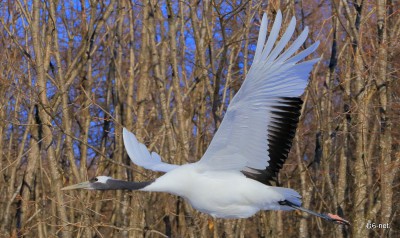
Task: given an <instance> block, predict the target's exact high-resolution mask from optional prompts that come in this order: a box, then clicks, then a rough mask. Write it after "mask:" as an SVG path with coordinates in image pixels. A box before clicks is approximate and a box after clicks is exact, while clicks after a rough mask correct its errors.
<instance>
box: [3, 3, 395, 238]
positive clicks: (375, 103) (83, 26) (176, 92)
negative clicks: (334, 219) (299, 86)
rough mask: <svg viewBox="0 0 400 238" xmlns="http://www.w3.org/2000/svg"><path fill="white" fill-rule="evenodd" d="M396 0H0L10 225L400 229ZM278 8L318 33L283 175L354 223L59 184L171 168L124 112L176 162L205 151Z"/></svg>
mask: <svg viewBox="0 0 400 238" xmlns="http://www.w3.org/2000/svg"><path fill="white" fill-rule="evenodd" d="M399 6H400V2H399V1H398V0H386V1H385V0H375V1H365V0H354V1H349V0H321V1H316V0H314V1H312V0H299V1H288V0H286V1H279V0H278V1H276V0H275V1H272V0H271V1H252V0H249V1H211V2H208V1H173V0H161V1H153V0H151V1H130V0H123V1H117V0H107V1H94V0H90V1H83V0H80V1H72V0H70V1H56V0H54V1H49V0H32V1H27V0H4V1H1V2H0V34H1V35H0V47H1V54H0V94H1V95H2V96H1V97H0V155H1V158H0V194H1V195H0V196H1V197H0V237H18V236H25V237H65V238H67V237H167V236H171V237H322V236H324V237H399V236H400V215H399V213H400V209H399V203H400V176H399V167H400V145H399V143H400V141H399V134H400V129H399V128H400V122H399V119H400V98H399V95H400V94H399V93H400V86H399V83H398V81H397V80H398V79H399V76H400V72H399V69H400V37H399V36H400V14H399V11H400V7H399ZM277 9H281V10H282V11H283V14H284V21H285V23H288V20H289V19H290V18H291V17H292V16H293V15H295V16H296V17H297V29H296V33H295V34H296V35H297V34H299V33H300V32H301V30H302V29H303V28H304V27H305V26H306V25H308V26H309V27H310V37H309V40H308V41H307V42H306V43H305V46H306V45H309V44H311V43H312V42H314V41H317V40H320V41H321V44H320V47H319V49H318V50H317V53H316V54H315V55H313V57H318V56H320V57H321V61H320V62H319V63H318V64H317V65H316V66H315V68H314V70H313V72H312V74H311V76H310V84H309V87H308V88H307V90H306V92H305V94H304V96H303V99H304V101H305V104H304V107H303V111H302V117H301V121H300V125H299V128H298V131H297V135H296V137H295V141H294V143H293V147H292V150H291V152H290V155H289V159H288V160H287V162H286V164H285V166H284V168H283V169H282V170H281V173H280V178H279V180H280V183H281V185H282V186H285V187H290V188H293V189H296V190H297V191H299V192H300V193H301V194H302V195H303V197H304V198H303V202H304V206H305V207H307V208H310V209H313V210H316V211H319V212H332V213H337V214H339V215H341V216H343V217H345V218H347V219H348V220H349V221H350V222H351V223H352V226H350V227H348V228H346V227H341V226H337V225H334V224H332V223H328V222H325V221H321V220H320V219H317V218H315V217H310V216H306V215H305V214H302V213H298V212H276V211H265V212H259V213H257V214H256V215H255V216H253V217H252V218H249V219H243V220H223V219H216V220H214V222H213V223H210V222H209V221H210V219H211V218H210V217H209V216H208V215H205V214H201V213H199V212H197V211H195V210H194V209H193V208H191V207H190V205H188V204H187V203H186V202H185V201H184V200H183V199H182V198H179V197H176V196H172V195H169V194H156V193H141V192H126V191H108V192H97V191H86V190H85V191H60V189H61V188H62V187H63V186H66V185H70V184H73V183H77V182H82V181H85V180H87V179H90V178H91V177H93V176H96V175H108V176H112V177H114V178H118V179H124V180H130V181H133V180H134V181H141V180H149V179H154V178H156V177H157V176H159V174H157V173H153V172H148V171H145V170H143V169H141V168H138V167H136V166H133V165H132V164H131V162H130V160H129V158H128V156H127V155H126V152H125V150H124V146H123V142H122V135H121V133H122V127H123V126H124V127H127V128H128V129H130V130H131V131H133V132H134V133H135V134H136V135H137V137H138V138H139V139H140V140H141V141H143V142H145V144H146V145H147V146H148V147H149V148H150V150H153V151H156V152H158V153H159V154H160V155H161V156H162V157H163V158H164V159H165V160H166V161H168V162H172V163H177V164H183V163H188V162H194V161H197V160H199V159H200V158H201V156H202V154H203V152H204V151H205V150H206V148H207V146H208V144H209V142H210V140H211V139H212V137H213V135H214V133H215V131H216V130H217V128H218V125H219V124H220V122H221V119H222V118H223V115H224V111H225V110H226V108H227V105H228V103H229V101H230V99H231V98H232V97H233V96H234V95H235V93H236V92H237V91H238V89H239V87H240V85H241V83H242V82H243V80H244V77H245V75H246V73H247V72H248V70H249V67H250V65H251V62H252V58H253V54H254V50H255V44H256V37H257V34H258V29H259V24H260V18H261V16H262V13H263V12H266V13H267V14H268V16H269V18H270V19H273V18H274V15H275V14H276V12H277ZM211 221H212V220H211ZM368 224H375V225H376V227H375V228H374V227H370V229H368V227H367V225H368ZM379 224H381V225H386V226H388V227H390V228H382V227H378V225H379Z"/></svg>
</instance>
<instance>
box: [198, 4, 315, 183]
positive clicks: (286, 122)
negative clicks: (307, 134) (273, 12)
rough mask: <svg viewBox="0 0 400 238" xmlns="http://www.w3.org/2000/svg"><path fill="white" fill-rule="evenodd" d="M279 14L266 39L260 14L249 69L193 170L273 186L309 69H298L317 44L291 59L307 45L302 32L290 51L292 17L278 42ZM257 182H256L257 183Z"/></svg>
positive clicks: (292, 131) (307, 66) (304, 66)
mask: <svg viewBox="0 0 400 238" xmlns="http://www.w3.org/2000/svg"><path fill="white" fill-rule="evenodd" d="M281 22H282V14H281V12H280V11H279V12H278V13H277V16H276V18H275V22H274V25H273V27H272V30H271V33H270V35H269V37H268V41H267V42H265V40H266V36H267V16H266V15H265V14H264V16H263V19H262V23H261V29H260V33H259V37H258V42H257V48H256V52H255V56H254V61H253V64H252V66H251V68H250V70H249V73H248V75H247V76H246V79H245V81H244V82H243V84H242V87H241V88H240V90H239V91H238V92H237V94H236V95H235V97H234V98H233V99H232V101H231V103H230V104H229V106H228V109H227V111H226V113H225V116H224V119H223V121H222V123H221V125H220V127H219V128H218V131H217V132H216V134H215V136H214V138H213V140H212V141H211V144H210V146H209V147H208V149H207V151H206V152H205V154H204V156H203V158H202V159H201V160H200V161H199V162H197V163H198V165H199V166H200V167H201V168H203V169H207V170H238V171H242V172H243V173H244V174H245V175H246V176H248V177H252V178H254V179H257V180H261V177H262V179H263V180H265V181H263V182H264V183H268V181H270V180H273V177H274V176H276V174H277V172H278V171H279V169H280V168H281V167H282V165H283V163H284V161H285V159H286V158H287V155H288V152H289V150H290V147H291V143H292V139H293V137H294V134H295V131H296V127H297V122H298V118H299V116H300V109H301V106H302V101H301V99H300V98H299V97H300V96H301V95H302V94H303V92H304V89H305V87H306V86H307V79H308V76H309V73H310V71H311V69H312V67H313V64H314V63H315V62H317V61H318V60H319V59H313V60H309V61H304V62H301V63H299V61H301V60H303V59H304V58H305V57H307V56H308V55H310V54H311V53H312V52H314V51H315V50H316V49H317V47H318V44H319V42H316V43H314V44H313V45H311V46H310V47H308V48H307V49H305V50H303V51H302V52H300V53H298V54H296V55H294V56H292V55H293V54H294V53H295V52H296V51H298V50H299V49H300V47H301V46H302V44H303V43H304V42H305V40H306V39H307V35H308V28H307V27H306V28H305V29H304V31H303V32H302V33H301V34H300V36H299V37H298V38H297V39H296V40H295V41H294V42H293V43H292V45H291V46H290V47H288V48H287V49H286V50H284V51H283V52H282V50H283V49H284V48H285V47H286V46H287V45H288V42H289V40H290V38H291V37H292V35H293V32H294V30H295V26H296V19H295V18H294V17H293V18H292V20H291V22H290V24H289V26H288V28H287V29H286V31H285V33H284V34H283V35H282V37H281V39H280V40H279V41H278V42H277V38H278V35H279V30H280V28H281ZM260 176H261V177H260Z"/></svg>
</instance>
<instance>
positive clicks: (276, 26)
mask: <svg viewBox="0 0 400 238" xmlns="http://www.w3.org/2000/svg"><path fill="white" fill-rule="evenodd" d="M281 25H282V13H281V11H280V10H279V11H278V12H277V14H276V17H275V21H274V25H273V26H272V30H271V33H270V34H269V37H268V40H267V43H266V44H265V47H264V50H263V53H262V56H261V60H260V61H264V60H266V59H267V57H268V55H269V53H270V52H271V50H272V47H273V46H274V44H275V42H276V39H277V38H278V35H279V31H280V29H281Z"/></svg>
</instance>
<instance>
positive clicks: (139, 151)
mask: <svg viewBox="0 0 400 238" xmlns="http://www.w3.org/2000/svg"><path fill="white" fill-rule="evenodd" d="M122 135H123V138H124V145H125V149H126V151H127V152H128V155H129V158H130V159H131V160H132V162H133V163H134V164H136V165H139V166H141V167H143V168H145V169H150V170H153V171H159V172H168V171H171V170H173V169H175V168H177V167H179V165H175V164H168V163H164V162H162V161H161V157H160V156H159V155H158V154H157V153H156V152H152V153H151V154H150V152H149V150H148V149H147V148H146V146H145V145H144V144H142V143H140V142H139V141H138V140H137V139H136V137H135V135H134V134H133V133H131V132H129V131H128V130H127V129H126V128H123V131H122Z"/></svg>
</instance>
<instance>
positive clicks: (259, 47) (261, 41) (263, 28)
mask: <svg viewBox="0 0 400 238" xmlns="http://www.w3.org/2000/svg"><path fill="white" fill-rule="evenodd" d="M267 26H268V18H267V14H265V13H264V15H263V18H262V20H261V26H260V33H259V34H258V40H257V47H256V53H255V55H254V61H257V60H260V57H261V53H262V51H263V48H264V44H265V40H266V37H267V30H268V27H267Z"/></svg>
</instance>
